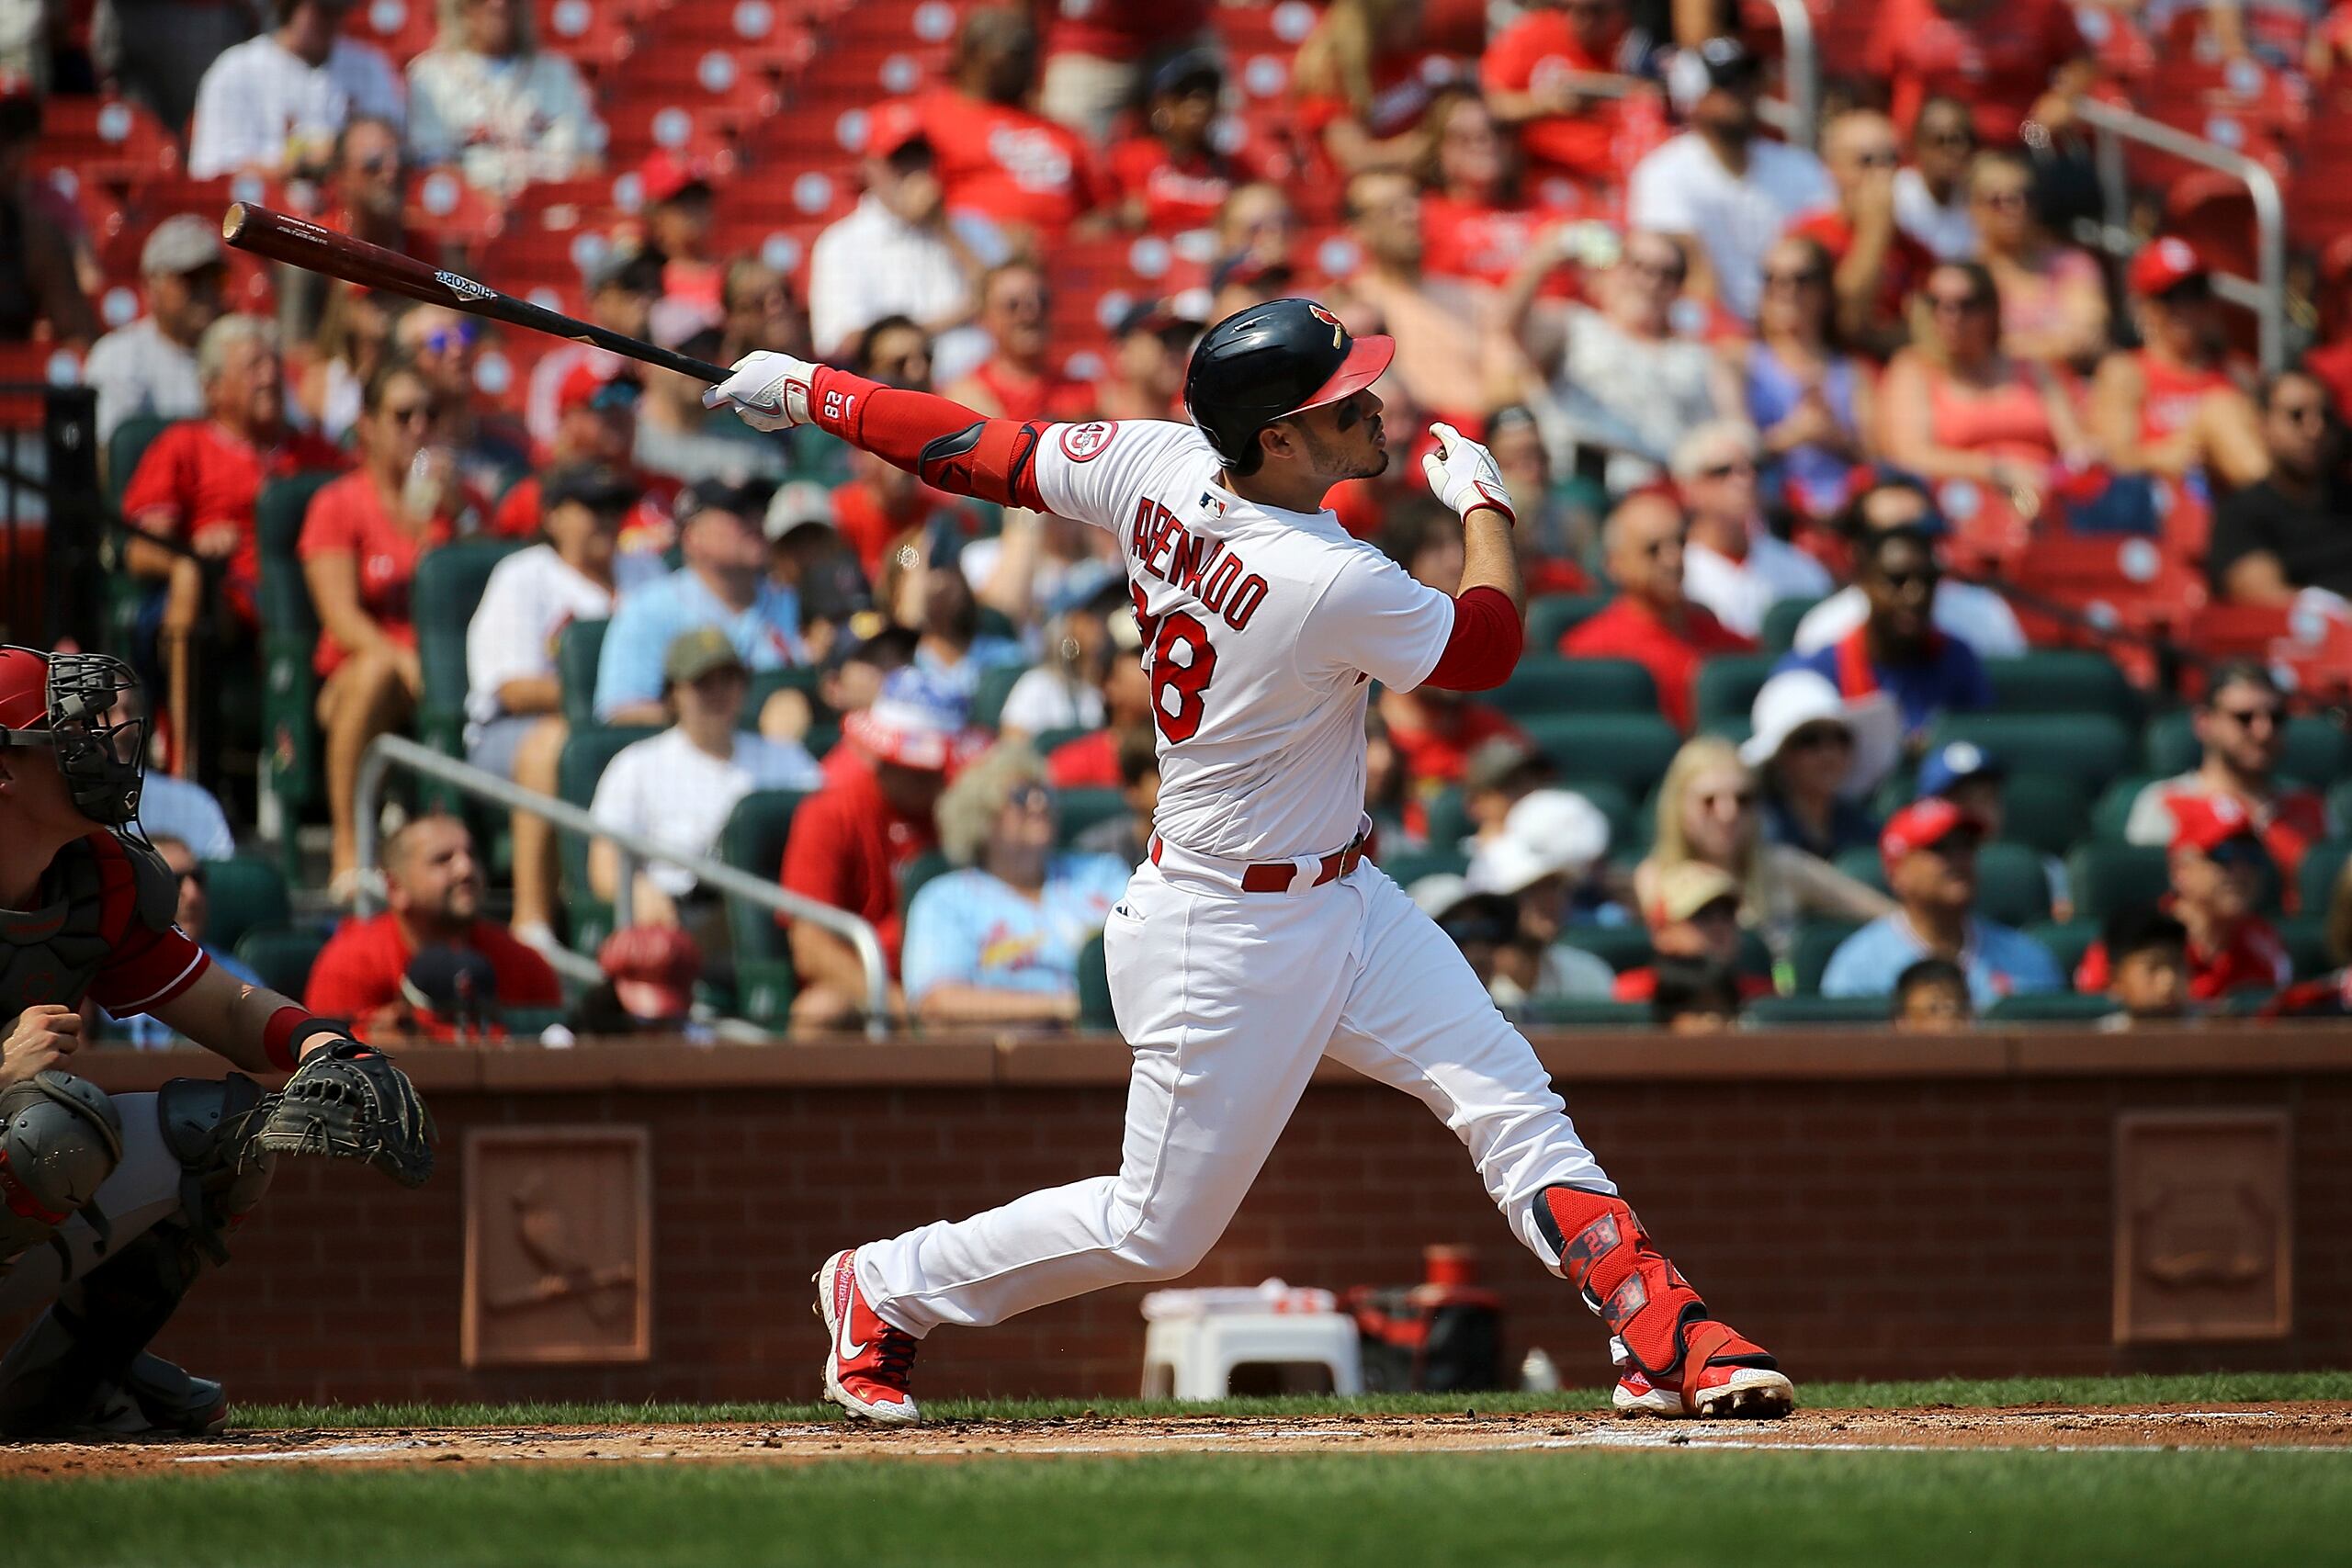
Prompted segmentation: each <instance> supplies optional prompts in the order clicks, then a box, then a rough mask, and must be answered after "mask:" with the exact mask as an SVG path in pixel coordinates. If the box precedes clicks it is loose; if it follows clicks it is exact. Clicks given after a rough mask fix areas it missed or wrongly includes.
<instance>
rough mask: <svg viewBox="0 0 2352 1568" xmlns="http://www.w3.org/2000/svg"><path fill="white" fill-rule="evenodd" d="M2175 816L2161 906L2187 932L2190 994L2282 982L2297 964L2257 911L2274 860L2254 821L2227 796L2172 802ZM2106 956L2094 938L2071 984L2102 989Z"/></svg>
mask: <svg viewBox="0 0 2352 1568" xmlns="http://www.w3.org/2000/svg"><path fill="white" fill-rule="evenodd" d="M2173 819H2174V822H2175V824H2176V826H2175V828H2174V829H2173V836H2172V846H2171V850H2170V852H2169V854H2168V855H2167V857H2166V869H2167V871H2168V872H2169V874H2170V876H2171V882H2172V886H2171V891H2170V892H2169V893H2167V894H2166V895H2165V897H2164V900H2163V902H2162V904H2161V906H2160V907H2161V908H2162V909H2163V911H2164V912H2165V914H2167V915H2169V916H2171V917H2172V918H2173V919H2177V920H2178V921H2179V922H2180V926H2181V930H2182V931H2183V932H2184V933H2185V935H2186V937H2187V942H2186V944H2185V946H2184V948H2183V950H2182V955H2183V957H2184V958H2185V960H2186V963H2187V968H2188V996H2189V999H2190V1000H2192V1001H2199V1002H2212V1001H2220V1000H2221V999H2222V998H2224V997H2226V996H2228V995H2229V994H2230V993H2231V992H2233V991H2237V990H2243V989H2249V988H2258V989H2261V990H2265V991H2275V990H2277V989H2278V987H2281V986H2284V985H2285V984H2286V983H2287V982H2288V981H2289V980H2290V979H2292V978H2293V977H2294V968H2295V966H2294V964H2293V962H2292V961H2291V960H2290V959H2289V957H2288V956H2287V947H2286V944H2285V943H2284V942H2280V941H2279V940H2278V931H2276V930H2274V929H2273V928H2272V927H2271V924H2270V922H2269V921H2268V920H2266V919H2263V918H2262V917H2261V916H2260V915H2258V914H2256V912H2255V904H2256V900H2257V899H2258V898H2259V897H2261V893H2262V886H2263V883H2264V881H2265V880H2266V878H2267V876H2268V875H2269V874H2270V873H2271V866H2270V852H2269V851H2268V850H2267V849H2266V848H2265V847H2264V846H2263V842H2262V839H2261V836H2260V835H2259V834H2257V833H2256V831H2255V829H2254V824H2253V823H2252V822H2251V821H2249V820H2248V819H2247V818H2246V815H2245V812H2244V811H2242V810H2240V809H2239V807H2238V806H2237V803H2236V802H2235V801H2233V800H2231V799H2229V798H2227V797H2220V798H2216V799H2212V800H2208V801H2199V802H2180V803H2177V804H2176V805H2175V806H2174V807H2173ZM2109 957H2110V951H2109V948H2108V947H2107V945H2106V944H2105V943H2104V942H2098V943H2094V944H2092V946H2091V949H2090V951H2089V952H2087V953H2084V954H2083V962H2082V966H2081V967H2080V968H2079V969H2077V970H2075V989H2076V990H2078V991H2104V990H2106V989H2107V988H2108V986H2109V977H2110V967H2111V966H2110V964H2109Z"/></svg>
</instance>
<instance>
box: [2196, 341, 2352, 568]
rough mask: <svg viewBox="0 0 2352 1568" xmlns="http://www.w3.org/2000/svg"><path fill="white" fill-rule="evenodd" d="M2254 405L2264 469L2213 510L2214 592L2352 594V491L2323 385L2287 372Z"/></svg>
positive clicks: (2210, 564) (2332, 407)
mask: <svg viewBox="0 0 2352 1568" xmlns="http://www.w3.org/2000/svg"><path fill="white" fill-rule="evenodd" d="M2259 407H2260V410H2261V416H2262V440H2263V446H2265V448H2267V451H2268V452H2269V454H2270V472H2269V475H2268V476H2267V478H2265V479H2263V480H2262V482H2261V483H2259V484H2253V485H2248V486H2247V487H2246V488H2245V489H2244V490H2242V491H2236V492H2235V493H2233V494H2232V495H2229V496H2226V497H2224V498H2223V499H2222V504H2221V506H2220V507H2219V509H2218V510H2217V511H2216V513H2215V515H2214V519H2213V538H2212V544H2211V549H2210V551H2209V552H2208V554H2207V556H2206V564H2205V570H2206V573H2207V575H2208V577H2209V578H2210V579H2211V582H2212V584H2213V590H2214V592H2217V593H2219V594H2220V595H2221V596H2222V597H2223V598H2225V599H2228V600H2229V601H2230V602H2231V603H2233V604H2278V605H2286V604H2292V603H2293V602H2294V600H2295V597H2296V595H2297V594H2299V593H2301V592H2302V591H2303V590H2304V589H2306V588H2318V589H2323V590H2325V591H2326V592H2331V593H2336V594H2340V595H2343V596H2345V597H2346V598H2352V522H2347V521H2346V519H2347V518H2352V494H2347V493H2346V486H2345V481H2344V477H2343V474H2342V471H2341V456H2342V451H2343V440H2342V431H2341V428H2340V427H2339V426H2338V424H2337V423H2336V410H2335V403H2334V400H2332V399H2331V398H2330V397H2329V395H2328V389H2327V385H2326V383H2325V382H2324V381H2322V380H2321V379H2320V378H2318V377H2316V376H2313V375H2312V374H2311V373H2310V372H2309V371H2305V370H2289V371H2286V372H2284V373H2283V374H2281V375H2278V376H2274V377H2272V378H2270V379H2269V381H2267V383H2265V385H2264V386H2263V389H2262V397H2261V400H2260V404H2259Z"/></svg>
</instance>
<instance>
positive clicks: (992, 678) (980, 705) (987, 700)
mask: <svg viewBox="0 0 2352 1568" xmlns="http://www.w3.org/2000/svg"><path fill="white" fill-rule="evenodd" d="M1027 673H1029V671H1027V670H1026V669H1025V668H1023V666H1021V665H1018V664H999V665H994V666H992V667H990V668H989V669H987V670H984V671H981V672H980V684H979V690H978V692H977V693H975V694H974V695H973V697H972V723H973V724H974V725H975V726H977V727H978V728H981V729H994V728H997V727H998V726H1000V725H1001V724H1002V723H1003V722H1004V700H1005V698H1007V697H1009V696H1011V695H1012V688H1013V687H1014V686H1015V685H1016V684H1018V683H1019V682H1020V680H1021V677H1023V675H1026V674H1027Z"/></svg>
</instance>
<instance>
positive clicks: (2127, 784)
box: [2091, 773, 2156, 844]
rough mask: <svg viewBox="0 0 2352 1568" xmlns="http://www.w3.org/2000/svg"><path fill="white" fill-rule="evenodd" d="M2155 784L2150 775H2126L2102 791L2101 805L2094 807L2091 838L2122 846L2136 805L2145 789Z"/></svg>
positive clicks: (2099, 800) (2100, 796)
mask: <svg viewBox="0 0 2352 1568" xmlns="http://www.w3.org/2000/svg"><path fill="white" fill-rule="evenodd" d="M2155 782H2156V781H2155V780H2154V778H2153V777H2151V776H2150V775H2149V774H2146V773H2126V774H2124V775H2123V776H2122V777H2121V778H2120V779H2117V780H2116V781H2115V782H2114V783H2113V784H2109V785H2108V786H2107V788H2106V789H2105V790H2103V791H2101V792H2100V794H2099V797H2098V805H2097V806H2094V807H2091V837H2092V838H2094V839H2097V840H2101V841H2102V842H2105V843H2111V844H2120V843H2122V842H2123V841H2124V840H2123V829H2124V828H2125V826H2126V825H2127V824H2128V823H2130V821H2131V807H2132V805H2133V803H2134V802H2136V801H2137V800H2138V799H2139V798H2140V792H2141V791H2142V790H2144V789H2146V788H2147V787H2148V786H2149V785H2150V784H2154V783H2155Z"/></svg>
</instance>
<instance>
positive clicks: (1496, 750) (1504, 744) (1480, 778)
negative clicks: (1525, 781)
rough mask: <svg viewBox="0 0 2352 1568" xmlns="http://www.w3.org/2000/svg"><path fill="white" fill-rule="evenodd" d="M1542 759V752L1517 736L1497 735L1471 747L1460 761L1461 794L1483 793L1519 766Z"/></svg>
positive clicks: (1499, 784) (1498, 785) (1500, 784)
mask: <svg viewBox="0 0 2352 1568" xmlns="http://www.w3.org/2000/svg"><path fill="white" fill-rule="evenodd" d="M1541 761H1544V753H1543V752H1541V751H1538V750H1536V749H1535V748H1534V747H1533V746H1531V745H1529V744H1528V743H1527V742H1526V741H1525V740H1523V739H1521V738H1520V737H1518V736H1516V735H1497V736H1493V737H1491V738H1489V739H1485V740H1481V741H1480V742H1478V744H1477V745H1476V746H1474V747H1472V748H1471V749H1470V755H1469V756H1468V757H1466V758H1464V760H1463V763H1462V793H1463V794H1464V795H1483V794H1485V793H1486V792H1487V790H1490V789H1500V788H1502V787H1503V785H1504V784H1508V783H1509V782H1510V776H1511V775H1512V774H1513V773H1518V772H1519V771H1520V770H1521V768H1525V767H1530V766H1532V765H1534V764H1536V763H1539V762H1541Z"/></svg>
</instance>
